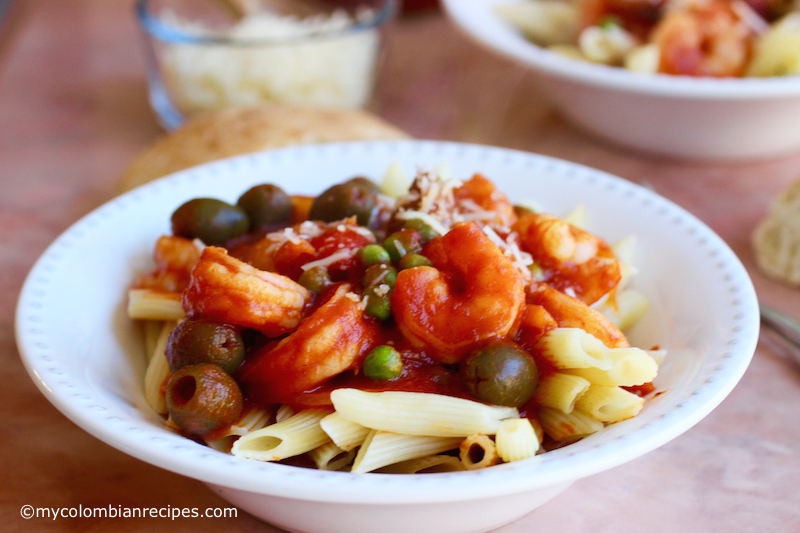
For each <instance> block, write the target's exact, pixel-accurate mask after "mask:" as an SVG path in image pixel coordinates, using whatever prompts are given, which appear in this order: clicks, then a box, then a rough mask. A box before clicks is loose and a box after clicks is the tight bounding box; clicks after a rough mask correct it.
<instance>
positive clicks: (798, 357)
mask: <svg viewBox="0 0 800 533" xmlns="http://www.w3.org/2000/svg"><path fill="white" fill-rule="evenodd" d="M758 307H759V309H760V311H761V327H762V328H766V329H768V330H769V331H771V332H772V333H774V334H775V335H774V337H777V338H778V339H779V340H781V341H782V343H783V344H784V346H785V347H786V353H787V355H789V356H791V357H792V358H793V359H794V360H795V362H797V363H798V364H800V323H798V322H796V321H795V320H794V319H792V318H789V317H788V316H786V315H785V314H783V313H781V312H780V311H777V310H775V309H772V308H771V307H768V306H766V305H764V304H762V303H759V304H758Z"/></svg>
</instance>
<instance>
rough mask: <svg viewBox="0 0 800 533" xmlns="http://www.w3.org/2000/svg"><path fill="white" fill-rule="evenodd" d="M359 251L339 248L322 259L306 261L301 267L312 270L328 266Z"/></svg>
mask: <svg viewBox="0 0 800 533" xmlns="http://www.w3.org/2000/svg"><path fill="white" fill-rule="evenodd" d="M357 251H358V250H357V249H355V248H345V249H343V250H339V251H338V252H334V253H332V254H331V255H329V256H328V257H323V258H322V259H317V260H316V261H311V262H310V263H306V264H305V265H303V266H301V267H300V268H302V269H303V271H306V270H310V269H312V268H314V267H318V266H321V267H326V268H327V267H329V266H330V265H332V264H333V263H335V262H337V261H341V260H343V259H350V258H351V257H353V256H354V255H355V254H356V252H357Z"/></svg>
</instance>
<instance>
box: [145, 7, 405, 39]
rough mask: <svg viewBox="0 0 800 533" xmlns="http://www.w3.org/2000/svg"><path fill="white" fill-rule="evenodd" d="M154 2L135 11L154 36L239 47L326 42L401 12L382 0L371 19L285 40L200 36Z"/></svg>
mask: <svg viewBox="0 0 800 533" xmlns="http://www.w3.org/2000/svg"><path fill="white" fill-rule="evenodd" d="M152 1H153V0H136V6H135V12H136V18H137V20H138V21H139V27H140V28H141V30H142V31H143V32H144V33H146V34H148V35H150V36H151V37H153V38H154V39H157V40H159V41H161V42H165V43H169V44H189V45H196V46H238V47H264V46H282V45H287V44H294V43H302V42H309V41H324V40H326V39H334V38H337V37H342V36H345V35H348V34H351V33H357V32H362V31H366V30H372V29H376V28H380V27H381V26H383V25H384V24H386V23H387V22H389V21H390V20H392V19H393V18H394V17H395V15H396V14H397V12H398V3H399V0H380V2H381V5H380V8H379V9H377V10H375V12H374V14H373V16H372V17H371V18H370V19H369V20H355V23H354V24H352V25H351V26H348V27H346V28H343V29H337V30H334V31H325V32H315V33H313V34H311V35H306V36H299V37H290V38H286V39H275V38H265V39H237V38H233V37H228V36H224V35H197V34H192V33H189V32H187V31H184V30H182V29H181V28H177V27H175V26H174V25H172V24H169V23H167V22H164V20H163V19H162V18H161V17H159V16H158V15H157V14H156V13H154V12H153V11H152V9H150V8H151V5H150V4H151V3H152Z"/></svg>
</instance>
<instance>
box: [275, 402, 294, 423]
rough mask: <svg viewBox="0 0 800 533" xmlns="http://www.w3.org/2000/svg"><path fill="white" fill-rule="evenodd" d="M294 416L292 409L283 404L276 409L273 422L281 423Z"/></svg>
mask: <svg viewBox="0 0 800 533" xmlns="http://www.w3.org/2000/svg"><path fill="white" fill-rule="evenodd" d="M295 414H296V412H295V410H294V407H292V406H290V405H286V404H283V405H281V406H280V407H278V412H277V413H275V422H283V421H284V420H288V419H290V418H292V417H293V416H294V415H295Z"/></svg>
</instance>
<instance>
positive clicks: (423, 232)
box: [403, 218, 439, 242]
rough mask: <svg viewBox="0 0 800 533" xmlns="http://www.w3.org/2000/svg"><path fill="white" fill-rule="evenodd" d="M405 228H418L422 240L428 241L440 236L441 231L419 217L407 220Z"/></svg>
mask: <svg viewBox="0 0 800 533" xmlns="http://www.w3.org/2000/svg"><path fill="white" fill-rule="evenodd" d="M403 229H415V230H417V232H419V236H420V237H421V238H422V242H428V241H429V240H431V239H435V238H436V237H438V236H439V233H438V232H437V231H436V230H435V229H433V228H432V227H431V226H430V225H429V224H427V223H425V222H423V221H422V219H419V218H412V219H411V220H408V221H406V223H405V224H403Z"/></svg>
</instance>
